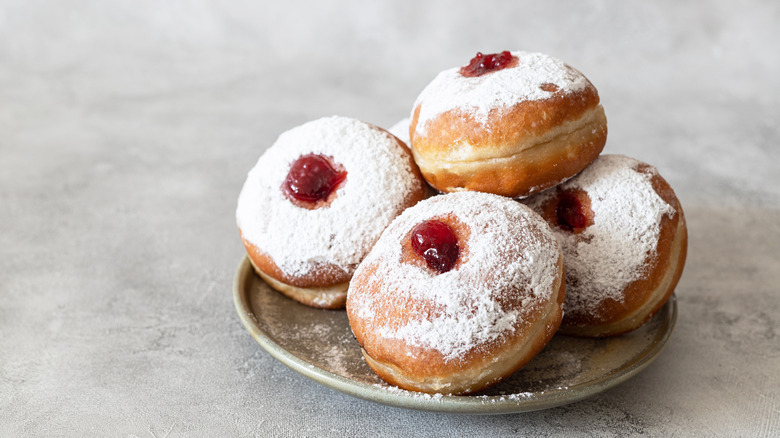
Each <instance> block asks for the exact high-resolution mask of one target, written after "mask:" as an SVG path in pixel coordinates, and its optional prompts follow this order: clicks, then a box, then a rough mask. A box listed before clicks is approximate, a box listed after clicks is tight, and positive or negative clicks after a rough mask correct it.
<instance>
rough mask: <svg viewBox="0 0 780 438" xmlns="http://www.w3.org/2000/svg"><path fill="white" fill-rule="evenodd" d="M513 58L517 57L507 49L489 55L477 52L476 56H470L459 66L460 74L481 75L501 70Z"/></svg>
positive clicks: (468, 76) (466, 75) (468, 75)
mask: <svg viewBox="0 0 780 438" xmlns="http://www.w3.org/2000/svg"><path fill="white" fill-rule="evenodd" d="M515 60H517V57H516V56H512V53H510V52H509V51H507V50H504V51H503V52H501V53H491V54H489V55H485V54H483V53H481V52H477V56H475V57H474V58H472V59H471V61H470V62H469V64H468V65H466V66H464V67H461V69H460V74H461V75H463V76H465V77H467V78H473V77H477V76H482V75H484V74H486V73H490V72H494V71H498V70H503V69H505V68H507V67H509V66H510V65H511V64H512V63H513V62H514V61H515Z"/></svg>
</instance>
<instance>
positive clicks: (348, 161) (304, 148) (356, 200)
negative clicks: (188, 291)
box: [236, 116, 419, 276]
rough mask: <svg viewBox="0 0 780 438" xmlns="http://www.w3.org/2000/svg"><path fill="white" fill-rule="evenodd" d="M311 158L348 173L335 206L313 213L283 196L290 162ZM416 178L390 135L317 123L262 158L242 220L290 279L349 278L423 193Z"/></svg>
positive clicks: (241, 207) (344, 123) (241, 206)
mask: <svg viewBox="0 0 780 438" xmlns="http://www.w3.org/2000/svg"><path fill="white" fill-rule="evenodd" d="M309 153H315V154H322V155H325V156H329V157H332V159H333V161H335V162H336V163H340V164H341V165H343V166H344V168H345V169H346V171H347V178H346V181H345V182H344V183H343V184H342V186H341V187H340V188H339V189H338V190H337V192H336V198H335V199H334V200H333V202H332V203H331V204H330V205H329V206H327V207H322V208H318V209H314V210H307V209H305V208H301V207H298V206H296V205H294V204H293V203H292V202H290V201H289V200H288V199H287V198H286V197H285V196H284V195H283V193H282V190H281V186H282V183H283V181H284V179H285V178H286V176H287V173H288V171H289V169H290V165H291V164H292V162H293V161H295V160H296V159H298V158H299V157H300V156H302V155H305V154H309ZM413 175H414V174H413V170H412V168H411V165H410V162H409V158H408V152H407V151H406V150H405V149H404V148H403V147H402V146H401V145H399V144H398V143H397V142H396V141H395V140H394V139H393V138H392V137H391V136H390V135H388V134H387V133H386V132H384V131H381V130H378V129H377V128H375V127H373V126H372V125H369V124H367V123H364V122H360V121H358V120H354V119H349V118H345V117H338V116H333V117H326V118H322V119H318V120H315V121H312V122H308V123H305V124H303V125H301V126H298V127H296V128H293V129H291V130H289V131H287V132H285V133H283V134H282V135H280V136H279V138H278V140H277V141H276V143H274V145H273V146H271V147H270V148H269V149H268V150H267V151H266V152H265V153H264V154H263V155H262V156H261V157H260V159H259V160H258V162H257V164H256V165H255V167H254V168H253V169H252V170H251V171H250V172H249V174H248V175H247V179H246V182H245V183H244V186H243V188H242V190H241V194H240V195H239V198H238V207H237V209H236V221H237V223H238V226H239V228H240V229H241V232H242V233H243V236H244V238H245V239H247V240H248V241H250V242H252V243H253V244H255V245H256V246H257V247H258V248H260V249H261V250H262V251H264V252H265V253H267V254H268V255H269V256H270V257H271V258H272V259H273V260H274V262H275V263H276V264H277V265H278V266H279V268H280V269H281V270H282V271H283V272H284V273H285V274H287V275H290V276H300V275H304V274H306V273H308V272H309V271H310V270H311V269H312V268H313V267H314V266H316V265H319V264H323V263H326V264H332V265H336V266H338V267H340V268H341V269H343V270H344V271H345V272H347V273H348V274H351V273H352V272H353V271H354V269H355V268H356V267H357V265H358V263H360V261H361V260H362V259H363V257H364V256H365V255H366V254H367V253H368V251H369V250H370V249H371V246H372V245H373V244H374V242H375V241H376V240H377V239H378V238H379V235H380V234H381V232H382V230H384V228H385V227H386V226H387V225H388V224H389V223H390V222H391V221H392V220H393V218H395V217H396V216H397V215H398V214H400V212H401V210H402V208H403V201H404V199H406V198H407V197H408V195H409V193H411V192H412V191H414V190H416V189H417V188H418V184H419V182H418V181H417V180H416V178H415V177H414V176H413Z"/></svg>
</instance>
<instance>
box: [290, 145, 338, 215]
mask: <svg viewBox="0 0 780 438" xmlns="http://www.w3.org/2000/svg"><path fill="white" fill-rule="evenodd" d="M346 178H347V171H346V170H343V167H342V166H341V165H337V164H334V163H333V161H332V160H331V159H330V158H328V157H326V156H324V155H319V154H307V155H302V156H301V157H300V158H298V159H297V160H295V161H293V163H292V165H291V166H290V171H289V172H288V173H287V178H285V180H284V182H283V183H282V191H283V192H284V194H285V195H286V196H287V197H288V198H289V199H290V200H293V201H298V202H299V203H303V204H309V205H310V206H313V205H314V204H316V203H318V202H320V201H325V200H327V199H328V198H329V197H330V196H331V194H332V193H333V192H334V191H335V190H336V189H337V188H338V187H339V185H340V184H341V183H342V182H344V180H345V179H346Z"/></svg>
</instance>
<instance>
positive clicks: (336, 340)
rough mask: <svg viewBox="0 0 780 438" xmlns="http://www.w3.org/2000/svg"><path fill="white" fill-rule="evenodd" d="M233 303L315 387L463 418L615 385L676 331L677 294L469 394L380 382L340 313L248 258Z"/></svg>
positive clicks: (264, 342) (563, 343) (261, 338)
mask: <svg viewBox="0 0 780 438" xmlns="http://www.w3.org/2000/svg"><path fill="white" fill-rule="evenodd" d="M233 289H234V291H233V298H234V302H235V306H236V310H237V311H238V316H239V318H241V322H242V323H243V324H244V326H245V327H246V329H247V330H248V331H249V333H251V334H252V337H254V338H255V339H256V340H257V342H258V343H259V344H260V346H262V347H263V348H264V349H265V350H266V351H268V353H269V354H271V356H273V357H275V358H276V359H278V360H279V361H281V362H282V363H284V364H285V365H287V366H288V367H290V368H292V369H293V370H295V371H297V372H299V373H301V374H303V375H304V376H306V377H308V378H310V379H312V380H315V381H317V382H319V383H322V384H324V385H327V386H329V387H331V388H334V389H337V390H339V391H342V392H344V393H347V394H350V395H353V396H355V397H360V398H363V399H366V400H371V401H374V402H379V403H384V404H387V405H392V406H398V407H402V408H409V409H420V410H427V411H440V412H452V413H462V414H504V413H517V412H527V411H534V410H539V409H547V408H551V407H555V406H561V405H565V404H568V403H573V402H576V401H579V400H582V399H585V398H587V397H590V396H592V395H595V394H598V393H600V392H602V391H605V390H607V389H609V388H612V387H613V386H615V385H618V384H620V383H622V382H624V381H626V380H628V379H629V378H631V377H632V376H634V375H635V374H637V373H638V372H640V371H641V370H643V369H644V368H645V367H646V366H647V365H649V364H650V362H652V360H653V359H655V357H656V356H658V354H659V353H660V352H661V350H662V349H663V347H664V345H665V344H666V342H667V341H668V340H669V336H670V335H671V333H672V330H673V329H674V324H675V321H676V319H677V301H676V299H675V297H674V296H672V298H671V299H670V300H669V302H667V304H666V305H665V306H664V307H663V308H662V309H661V311H660V312H658V314H657V315H655V316H654V317H653V318H652V319H651V320H650V321H649V322H648V323H647V324H645V325H644V326H642V327H640V328H639V329H637V330H635V331H633V332H631V333H629V334H626V335H623V336H618V337H614V338H607V339H580V338H573V337H568V336H562V335H557V336H555V337H554V338H553V339H552V341H551V342H550V343H549V344H548V345H547V346H546V347H545V349H544V350H543V351H542V352H541V353H540V354H538V355H537V356H536V357H535V358H534V359H532V360H531V362H529V363H528V364H527V365H526V366H525V367H524V368H523V369H521V370H520V371H518V372H517V373H515V374H514V375H513V376H511V377H510V378H509V379H507V380H505V381H503V382H501V383H500V384H498V385H496V386H494V387H492V388H490V389H488V390H486V391H484V392H482V393H480V394H479V395H471V396H451V395H428V394H421V393H416V392H411V391H405V390H402V389H399V388H397V387H394V386H390V385H388V384H386V383H385V382H383V381H382V380H380V379H379V378H378V377H376V375H375V374H374V373H373V372H372V371H371V369H370V368H369V367H368V365H366V363H365V361H364V360H363V356H362V355H361V353H360V347H359V345H358V344H357V342H356V341H355V339H354V338H353V337H352V332H351V331H350V328H349V322H348V320H347V314H346V312H345V311H343V310H341V311H332V310H319V309H314V308H311V307H307V306H304V305H302V304H299V303H297V302H295V301H293V300H291V299H289V298H287V297H285V296H283V295H282V294H280V293H279V292H276V291H274V290H273V289H271V288H270V287H269V286H268V285H267V284H266V283H265V282H264V281H263V280H262V279H260V277H258V276H257V275H256V274H255V273H254V271H253V269H252V266H251V264H250V263H249V260H248V259H246V258H245V259H244V260H243V261H242V262H241V264H240V265H239V267H238V270H237V271H236V276H235V280H234V285H233Z"/></svg>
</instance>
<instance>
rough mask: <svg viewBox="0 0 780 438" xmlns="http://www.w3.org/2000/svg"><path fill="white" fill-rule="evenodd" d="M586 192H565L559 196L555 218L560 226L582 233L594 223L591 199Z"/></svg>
mask: <svg viewBox="0 0 780 438" xmlns="http://www.w3.org/2000/svg"><path fill="white" fill-rule="evenodd" d="M587 196H588V195H587V194H586V193H584V192H563V193H561V194H560V196H559V197H558V205H557V206H556V207H555V218H556V220H557V222H558V226H559V227H561V228H563V229H564V230H567V231H573V232H574V233H580V232H582V231H584V230H585V228H587V227H589V226H590V225H593V212H592V211H591V209H590V199H589V198H588V197H587Z"/></svg>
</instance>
